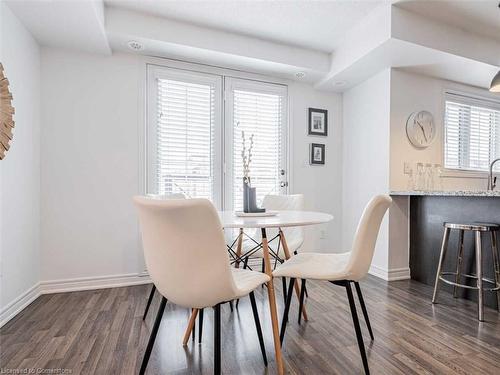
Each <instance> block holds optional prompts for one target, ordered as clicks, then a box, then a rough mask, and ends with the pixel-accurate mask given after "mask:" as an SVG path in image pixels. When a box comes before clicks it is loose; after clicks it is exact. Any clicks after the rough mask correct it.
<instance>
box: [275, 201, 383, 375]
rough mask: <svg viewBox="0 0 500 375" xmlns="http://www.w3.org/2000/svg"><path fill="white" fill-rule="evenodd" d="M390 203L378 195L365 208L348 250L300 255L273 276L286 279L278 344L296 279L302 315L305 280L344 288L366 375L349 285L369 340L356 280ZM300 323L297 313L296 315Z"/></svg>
mask: <svg viewBox="0 0 500 375" xmlns="http://www.w3.org/2000/svg"><path fill="white" fill-rule="evenodd" d="M391 202H392V199H391V198H390V197H388V196H386V195H378V196H376V197H374V198H372V199H371V200H370V202H369V203H368V205H367V206H366V207H365V210H364V211H363V214H362V216H361V219H360V221H359V224H358V228H357V230H356V234H355V236H354V242H353V245H352V250H351V251H350V252H346V253H340V254H325V253H301V254H298V255H295V256H293V257H291V258H290V259H289V260H287V261H285V262H284V263H283V264H282V265H280V266H278V267H277V268H276V270H275V271H274V272H273V276H274V277H283V278H286V277H289V278H290V284H289V286H288V291H287V297H286V305H285V310H284V313H283V319H282V322H281V332H280V340H281V342H283V339H284V336H285V330H286V325H287V322H288V312H289V310H290V303H291V300H292V292H293V285H294V283H295V280H296V279H302V288H301V293H300V299H299V312H300V311H302V306H303V303H304V288H305V284H306V280H307V279H312V280H325V281H329V282H331V283H333V284H336V285H340V286H343V287H345V288H346V292H347V298H348V300H349V307H350V309H351V315H352V319H353V324H354V329H355V331H356V338H357V341H358V347H359V351H360V353H361V358H362V361H363V367H364V369H365V373H366V374H369V373H370V370H369V367H368V360H367V358H366V351H365V345H364V342H363V337H362V334H361V328H360V325H359V319H358V315H357V312H356V305H355V302H354V298H353V293H352V289H351V284H352V283H353V284H354V286H355V288H356V291H357V294H358V298H359V301H360V305H361V309H362V311H363V315H364V317H365V321H366V325H367V326H368V331H369V332H370V337H371V339H372V340H373V332H372V328H371V325H370V320H369V319H368V312H367V310H366V305H365V303H364V300H363V295H362V293H361V288H360V286H359V283H358V282H359V280H361V279H362V278H363V277H365V276H366V274H367V273H368V270H369V269H370V265H371V262H372V258H373V253H374V251H375V243H376V241H377V236H378V233H379V229H380V225H381V223H382V219H383V217H384V215H385V213H386V211H387V210H388V208H389V206H390V205H391ZM299 323H300V313H299Z"/></svg>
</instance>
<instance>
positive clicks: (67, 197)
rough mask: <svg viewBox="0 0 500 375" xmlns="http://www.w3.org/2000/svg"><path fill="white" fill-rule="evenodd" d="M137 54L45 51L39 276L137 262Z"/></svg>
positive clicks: (132, 269)
mask: <svg viewBox="0 0 500 375" xmlns="http://www.w3.org/2000/svg"><path fill="white" fill-rule="evenodd" d="M140 83H141V80H140V75H139V65H138V60H137V58H136V57H135V56H132V55H130V56H129V55H117V56H109V57H106V56H97V55H89V54H79V53H74V52H70V53H68V52H64V51H58V50H52V49H45V48H44V49H42V109H43V110H42V123H43V129H42V143H41V147H42V180H41V193H42V198H43V199H42V205H41V223H42V225H41V231H42V235H41V246H42V253H43V259H42V275H41V276H42V280H44V281H45V280H56V279H57V280H59V279H74V278H81V277H94V276H109V275H124V274H130V273H137V272H139V271H142V269H141V268H139V266H140V265H141V264H140V260H139V256H140V253H139V251H138V243H139V238H138V230H137V221H136V213H135V210H134V207H133V205H132V196H133V195H134V194H137V193H138V192H139V142H140V140H139V139H138V134H139V132H138V123H139V121H140V118H139V105H140V102H139V97H140V95H139V91H140V90H141V84H140Z"/></svg>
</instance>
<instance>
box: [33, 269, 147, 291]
mask: <svg viewBox="0 0 500 375" xmlns="http://www.w3.org/2000/svg"><path fill="white" fill-rule="evenodd" d="M150 282H151V279H150V278H149V276H148V275H147V274H145V273H144V272H143V273H140V274H137V273H130V274H125V275H113V276H98V277H81V278H76V279H65V280H64V279H63V280H48V281H42V282H40V290H41V294H51V293H63V292H77V291H81V290H94V289H105V288H120V287H123V286H132V285H141V284H149V283H150Z"/></svg>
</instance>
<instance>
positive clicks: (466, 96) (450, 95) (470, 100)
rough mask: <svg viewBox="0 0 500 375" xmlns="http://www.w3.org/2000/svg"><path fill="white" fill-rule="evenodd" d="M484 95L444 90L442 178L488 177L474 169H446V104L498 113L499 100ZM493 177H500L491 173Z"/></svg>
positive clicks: (485, 173) (442, 107)
mask: <svg viewBox="0 0 500 375" xmlns="http://www.w3.org/2000/svg"><path fill="white" fill-rule="evenodd" d="M484 94H485V93H480V94H476V93H471V92H465V91H460V90H455V89H444V90H443V95H442V103H441V109H442V116H441V119H442V124H443V129H442V141H441V146H442V147H441V165H442V166H443V174H442V176H443V177H461V178H480V179H483V178H485V177H486V176H487V175H488V171H485V170H482V169H474V168H449V167H446V165H445V162H446V139H447V131H448V128H447V125H446V102H448V101H455V102H458V103H463V104H466V105H471V106H477V107H484V108H490V109H494V110H497V111H500V100H498V98H496V97H493V96H489V95H487V94H486V95H484ZM493 174H494V175H500V171H497V172H495V171H494V172H493Z"/></svg>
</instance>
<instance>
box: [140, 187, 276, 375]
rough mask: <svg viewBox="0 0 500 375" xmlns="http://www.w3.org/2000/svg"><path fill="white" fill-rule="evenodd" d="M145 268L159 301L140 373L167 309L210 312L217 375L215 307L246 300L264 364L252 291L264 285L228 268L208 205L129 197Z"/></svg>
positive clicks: (257, 276) (255, 276)
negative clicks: (172, 305)
mask: <svg viewBox="0 0 500 375" xmlns="http://www.w3.org/2000/svg"><path fill="white" fill-rule="evenodd" d="M134 203H135V206H136V207H137V210H138V214H139V224H140V228H141V233H142V243H143V249H144V258H145V261H146V267H147V269H148V272H149V275H150V276H151V280H152V281H153V283H154V285H155V286H156V288H157V289H158V291H159V292H160V294H161V295H162V301H161V303H160V308H159V310H158V313H157V315H156V320H155V323H154V326H153V329H152V330H151V335H150V337H149V341H148V345H147V347H146V351H145V352H144V357H143V360H142V364H141V369H140V371H139V374H140V375H143V374H144V373H145V371H146V367H147V365H148V361H149V357H150V355H151V350H152V349H153V345H154V342H155V339H156V335H157V333H158V329H159V327H160V323H161V319H162V316H163V313H164V311H165V305H166V303H167V299H168V301H169V303H175V304H177V305H180V306H184V307H189V308H196V309H203V308H205V307H210V306H211V307H213V308H214V373H215V374H220V373H221V318H220V304H221V303H224V302H228V301H231V300H233V299H237V298H241V297H243V296H246V295H249V297H250V301H251V304H252V313H253V315H254V321H255V327H256V330H257V335H258V338H259V344H260V348H261V352H262V357H263V360H264V364H265V365H266V366H267V357H266V353H265V346H264V339H263V335H262V330H261V326H260V321H259V317H258V313H257V307H256V303H255V296H254V293H253V290H254V289H256V288H258V287H259V286H260V285H262V284H264V283H265V282H268V281H269V280H270V276H269V275H267V274H264V273H260V272H255V271H249V270H235V269H234V268H232V267H231V266H230V260H229V254H228V252H227V248H226V243H225V238H224V235H223V230H222V225H221V222H220V219H219V215H218V214H217V211H216V210H215V207H214V206H213V204H212V203H210V201H208V200H207V199H154V198H152V197H149V198H148V197H134Z"/></svg>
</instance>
